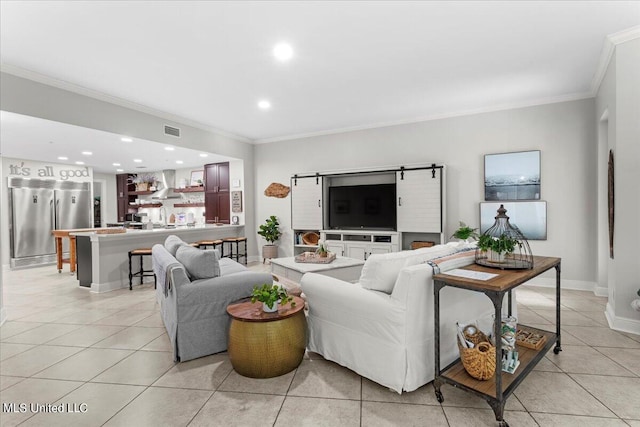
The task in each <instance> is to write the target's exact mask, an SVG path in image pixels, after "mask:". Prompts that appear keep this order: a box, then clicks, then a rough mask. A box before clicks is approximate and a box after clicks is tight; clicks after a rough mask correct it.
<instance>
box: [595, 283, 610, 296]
mask: <svg viewBox="0 0 640 427" xmlns="http://www.w3.org/2000/svg"><path fill="white" fill-rule="evenodd" d="M593 293H594V294H596V296H597V297H606V298H608V297H609V288H607V287H606V286H598V285H596V287H595V289H594V290H593Z"/></svg>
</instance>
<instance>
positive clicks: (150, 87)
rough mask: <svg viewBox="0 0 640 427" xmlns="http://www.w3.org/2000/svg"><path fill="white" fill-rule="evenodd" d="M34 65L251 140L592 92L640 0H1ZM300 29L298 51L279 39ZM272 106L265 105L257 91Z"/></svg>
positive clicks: (11, 52) (15, 61)
mask: <svg viewBox="0 0 640 427" xmlns="http://www.w3.org/2000/svg"><path fill="white" fill-rule="evenodd" d="M0 8H1V10H0V15H1V21H0V31H1V32H0V52H1V62H2V66H3V70H5V71H7V70H9V69H10V70H13V72H16V70H26V71H28V72H32V73H38V74H40V75H43V76H46V77H47V78H50V79H52V81H59V82H65V83H66V84H71V85H76V86H77V87H80V88H86V89H90V90H93V91H97V92H100V93H103V94H106V95H108V96H112V97H116V98H120V99H122V100H126V101H128V102H133V103H137V104H139V105H142V106H146V107H150V108H153V109H155V110H159V111H162V112H165V113H167V114H170V115H172V116H174V117H177V118H184V119H186V120H189V121H190V122H191V123H198V124H200V125H202V126H205V127H207V128H215V129H219V130H221V131H225V132H227V133H231V134H233V135H238V136H242V137H245V138H248V139H250V140H252V141H256V142H268V141H274V140H278V139H286V138H291V137H296V136H303V135H313V134H320V133H329V132H335V131H339V130H347V129H357V128H367V127H376V126H382V125H389V124H397V123H403V122H410V121H418V120H425V119H430V118H438V117H446V116H448V115H449V116H450V115H458V114H465V113H472V112H479V111H487V110H491V109H500V108H509V107H516V106H524V105H535V104H539V103H548V102H554V101H559V100H567V99H580V98H585V97H589V96H593V90H594V87H593V81H594V75H595V74H596V71H597V68H598V61H599V59H600V54H601V52H602V50H603V42H604V40H605V37H606V36H607V35H610V34H613V33H616V32H619V31H621V30H625V29H628V28H630V27H633V26H637V25H638V24H640V3H639V2H635V1H626V2H625V1H617V2H610V1H602V2H600V1H566V2H564V1H545V2H539V1H532V2H528V1H512V2H503V1H495V2H488V1H476V2H437V1H429V2H427V1H425V2H400V1H395V2H386V1H367V2H365V1H353V2H293V1H290V2H289V1H282V2H249V1H247V2H231V1H224V2H223V1H220V2H195V1H193V2H192V1H181V2H177V1H144V2H129V1H120V2H107V1H92V2H76V1H44V2H40V1H29V2H24V1H2V2H1V3H0ZM282 41H286V42H288V43H290V44H291V45H292V47H293V50H294V56H293V58H292V59H291V60H290V61H288V62H286V63H282V62H279V61H277V60H276V59H275V58H274V57H273V55H272V49H273V47H274V45H275V44H276V43H278V42H282ZM261 99H268V100H269V101H270V102H271V105H272V107H271V108H270V109H269V110H266V111H264V110H261V109H259V108H258V107H257V102H258V101H259V100H261Z"/></svg>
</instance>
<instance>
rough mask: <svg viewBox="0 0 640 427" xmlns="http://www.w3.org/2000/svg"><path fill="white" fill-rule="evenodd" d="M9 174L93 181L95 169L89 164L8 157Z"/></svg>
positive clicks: (12, 175) (22, 176)
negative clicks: (35, 160)
mask: <svg viewBox="0 0 640 427" xmlns="http://www.w3.org/2000/svg"><path fill="white" fill-rule="evenodd" d="M6 160H7V161H8V164H7V163H5V165H7V172H8V173H7V176H9V177H19V178H42V179H57V180H61V181H80V182H86V181H92V180H93V169H92V168H90V167H88V166H73V165H62V164H59V163H50V164H47V163H41V162H33V161H30V160H26V161H25V160H18V159H6Z"/></svg>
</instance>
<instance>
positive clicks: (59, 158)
mask: <svg viewBox="0 0 640 427" xmlns="http://www.w3.org/2000/svg"><path fill="white" fill-rule="evenodd" d="M58 160H69V158H68V157H66V156H59V157H58Z"/></svg>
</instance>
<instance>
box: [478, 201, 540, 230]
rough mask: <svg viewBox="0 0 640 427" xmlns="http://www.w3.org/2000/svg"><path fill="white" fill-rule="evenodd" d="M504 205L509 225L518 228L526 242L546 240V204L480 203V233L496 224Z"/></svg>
mask: <svg viewBox="0 0 640 427" xmlns="http://www.w3.org/2000/svg"><path fill="white" fill-rule="evenodd" d="M500 205H504V208H505V209H506V210H507V214H506V215H507V216H508V217H509V224H511V225H515V226H516V227H518V229H519V230H520V232H522V234H524V237H526V238H527V240H547V202H544V201H538V202H499V203H496V202H482V203H480V233H481V234H482V233H484V232H485V231H487V230H488V229H489V228H491V227H492V226H493V224H494V223H495V222H496V220H495V218H496V215H497V212H498V209H499V208H500Z"/></svg>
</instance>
